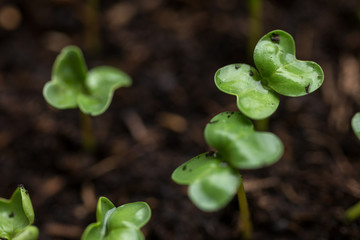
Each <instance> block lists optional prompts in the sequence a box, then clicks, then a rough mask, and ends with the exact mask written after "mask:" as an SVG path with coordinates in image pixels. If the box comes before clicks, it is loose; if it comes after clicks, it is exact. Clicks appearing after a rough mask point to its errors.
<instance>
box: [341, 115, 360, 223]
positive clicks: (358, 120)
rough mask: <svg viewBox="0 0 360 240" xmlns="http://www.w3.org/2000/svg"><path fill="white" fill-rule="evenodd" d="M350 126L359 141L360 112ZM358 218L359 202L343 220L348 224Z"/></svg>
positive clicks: (346, 213)
mask: <svg viewBox="0 0 360 240" xmlns="http://www.w3.org/2000/svg"><path fill="white" fill-rule="evenodd" d="M351 126H352V128H353V130H354V133H355V135H356V136H357V137H358V139H359V140H360V112H358V113H356V114H355V116H354V117H353V118H352V120H351ZM358 217H360V202H358V203H357V204H355V205H354V206H352V207H350V208H349V209H348V210H346V211H345V218H346V220H347V221H348V222H352V221H354V220H355V219H357V218H358Z"/></svg>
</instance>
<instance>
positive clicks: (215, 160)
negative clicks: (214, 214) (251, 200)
mask: <svg viewBox="0 0 360 240" xmlns="http://www.w3.org/2000/svg"><path fill="white" fill-rule="evenodd" d="M205 140H206V142H207V143H208V144H209V145H210V146H212V147H213V148H215V149H216V150H217V152H214V153H212V152H210V153H203V154H200V155H199V156H197V157H194V158H192V159H190V160H189V161H187V162H185V163H184V164H182V165H181V166H179V167H178V168H177V169H176V170H175V171H174V172H173V174H172V179H173V180H174V181H175V182H176V183H178V184H182V185H189V189H188V195H189V197H190V199H191V200H192V201H193V203H194V204H195V205H196V206H197V207H198V208H200V209H201V210H203V211H208V212H211V211H217V210H219V209H221V208H223V207H224V206H226V205H227V204H228V203H229V202H230V201H231V200H232V199H233V197H234V196H235V195H236V193H237V194H238V200H239V205H240V214H241V215H240V218H241V222H242V225H243V234H244V238H245V239H250V237H251V222H250V214H249V210H248V207H247V201H246V196H245V191H244V185H243V182H242V178H241V175H240V174H239V172H238V169H257V168H261V167H265V166H269V165H271V164H273V163H275V162H276V161H278V160H279V159H280V157H281V156H282V153H283V145H282V143H281V141H280V139H279V138H278V137H277V136H275V135H274V134H272V133H268V132H257V131H255V130H254V127H253V124H252V123H251V121H250V120H249V119H248V118H246V117H245V116H244V115H243V114H241V113H240V112H224V113H220V114H218V115H216V116H215V117H214V118H213V119H211V120H210V122H209V123H208V124H207V125H206V128H205Z"/></svg>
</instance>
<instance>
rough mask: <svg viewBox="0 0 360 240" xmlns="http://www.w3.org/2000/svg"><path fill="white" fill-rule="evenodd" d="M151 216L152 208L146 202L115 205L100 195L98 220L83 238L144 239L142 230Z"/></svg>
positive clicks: (97, 211)
mask: <svg viewBox="0 0 360 240" xmlns="http://www.w3.org/2000/svg"><path fill="white" fill-rule="evenodd" d="M150 217H151V209H150V207H149V205H148V204H147V203H145V202H134V203H128V204H124V205H121V206H120V207H115V206H114V204H113V203H112V202H111V201H110V200H109V199H107V198H106V197H100V199H99V201H98V204H97V209H96V220H97V222H95V223H92V224H90V225H89V226H88V227H87V228H86V229H85V231H84V233H83V235H82V237H81V240H144V239H145V237H144V235H143V234H142V232H141V231H140V228H141V227H143V226H144V225H145V224H146V223H147V222H148V221H149V220H150Z"/></svg>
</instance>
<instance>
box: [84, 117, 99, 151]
mask: <svg viewBox="0 0 360 240" xmlns="http://www.w3.org/2000/svg"><path fill="white" fill-rule="evenodd" d="M80 114H81V130H82V145H83V149H84V150H85V151H86V152H91V153H92V152H94V151H95V148H96V141H95V136H94V132H93V128H92V120H91V117H90V115H88V114H85V113H83V112H81V111H80Z"/></svg>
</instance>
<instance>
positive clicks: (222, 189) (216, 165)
mask: <svg viewBox="0 0 360 240" xmlns="http://www.w3.org/2000/svg"><path fill="white" fill-rule="evenodd" d="M172 179H173V180H174V181H175V182H176V183H178V184H183V185H190V186H189V189H188V194H189V197H190V199H191V200H192V202H193V203H194V204H195V205H196V206H197V207H198V208H199V209H201V210H202V211H207V212H211V211H217V210H219V209H221V208H223V207H224V206H226V205H227V204H228V203H229V202H230V201H231V199H232V198H233V197H234V195H235V194H236V192H237V189H238V187H239V185H240V181H241V177H240V174H239V173H238V172H237V171H235V170H234V169H233V168H231V167H230V166H229V165H228V164H227V163H225V162H223V161H221V160H220V158H219V157H218V156H217V154H216V153H203V154H200V155H199V156H197V157H194V158H192V159H190V160H189V161H187V162H186V163H184V164H182V165H181V166H179V167H178V168H177V169H176V170H175V171H174V172H173V174H172Z"/></svg>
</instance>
